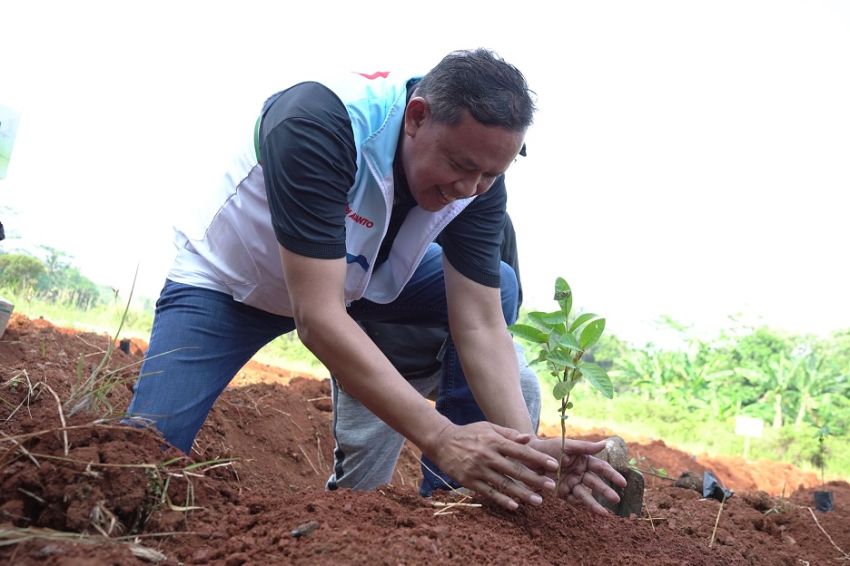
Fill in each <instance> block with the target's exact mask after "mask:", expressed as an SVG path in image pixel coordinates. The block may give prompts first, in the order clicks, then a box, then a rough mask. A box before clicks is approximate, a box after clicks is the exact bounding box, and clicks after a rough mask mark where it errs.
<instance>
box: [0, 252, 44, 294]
mask: <svg viewBox="0 0 850 566" xmlns="http://www.w3.org/2000/svg"><path fill="white" fill-rule="evenodd" d="M46 272H47V270H46V269H45V267H44V264H43V263H41V262H40V261H39V260H37V259H36V258H34V257H32V256H28V255H23V254H4V255H0V287H8V288H10V289H12V290H14V291H17V292H19V293H25V292H27V291H31V290H33V289H34V288H35V286H36V283H38V279H39V278H40V277H43V276H44V274H45V273H46Z"/></svg>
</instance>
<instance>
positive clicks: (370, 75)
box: [357, 71, 390, 81]
mask: <svg viewBox="0 0 850 566" xmlns="http://www.w3.org/2000/svg"><path fill="white" fill-rule="evenodd" d="M357 74H358V75H360V76H361V77H365V78H367V79H369V80H370V81H374V80H375V79H377V78H382V79H385V78H387V77H388V76H389V75H390V72H389V71H376V72H374V73H357Z"/></svg>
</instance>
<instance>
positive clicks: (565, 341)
mask: <svg viewBox="0 0 850 566" xmlns="http://www.w3.org/2000/svg"><path fill="white" fill-rule="evenodd" d="M558 346H560V347H561V348H566V349H568V350H575V351H576V352H581V351H583V350H584V348H582V347H581V346H579V344H578V342H577V341H576V338H575V336H573V335H572V334H569V333H568V334H564V335H562V336H559V337H558Z"/></svg>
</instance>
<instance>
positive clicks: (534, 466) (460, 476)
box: [426, 421, 558, 510]
mask: <svg viewBox="0 0 850 566" xmlns="http://www.w3.org/2000/svg"><path fill="white" fill-rule="evenodd" d="M532 438H533V436H532V435H530V434H523V433H520V432H517V431H516V430H513V429H510V428H505V427H502V426H498V425H495V424H492V423H489V422H486V421H481V422H477V423H472V424H468V425H463V426H458V425H453V424H450V425H448V426H446V427H445V428H444V429H443V430H442V431H440V433H439V434H438V435H437V437H436V438H435V441H434V443H433V444H432V448H431V449H430V450H428V451H427V452H426V454H427V456H428V457H429V458H431V460H433V461H434V463H436V464H437V465H438V466H439V467H440V469H441V470H442V471H443V472H445V473H446V474H448V475H449V476H450V477H451V478H453V479H454V480H455V481H457V482H459V483H460V484H461V485H463V486H464V487H466V488H469V489H471V490H473V491H475V492H476V493H480V494H481V495H483V496H484V497H487V498H488V499H492V500H493V501H494V502H496V503H498V504H499V505H501V506H502V507H504V508H505V509H509V510H515V509H516V508H517V507H518V506H519V502H525V503H529V504H532V505H540V503H541V502H542V498H541V497H540V495H538V493H536V492H540V491H543V490H544V489H546V490H549V491H552V492H554V490H555V482H554V481H553V480H552V479H551V478H549V477H547V476H546V475H544V474H538V473H537V472H535V471H533V470H546V471H550V472H554V471H556V470H557V469H558V462H557V460H555V459H554V458H552V457H550V456H548V455H546V454H544V453H542V452H538V451H537V450H535V449H534V448H532V447H531V446H528V442H529V441H530V440H531V439H532Z"/></svg>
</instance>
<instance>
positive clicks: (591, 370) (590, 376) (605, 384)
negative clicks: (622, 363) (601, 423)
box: [578, 362, 614, 399]
mask: <svg viewBox="0 0 850 566" xmlns="http://www.w3.org/2000/svg"><path fill="white" fill-rule="evenodd" d="M578 370H579V371H580V372H581V374H582V375H583V376H584V378H585V379H586V380H587V381H589V382H590V384H591V385H592V386H593V387H594V388H596V390H597V391H599V392H600V393H602V394H603V395H605V397H607V398H608V399H612V398H613V397H614V386H613V385H612V384H611V378H609V377H608V373H607V372H606V371H605V369H603V368H602V367H601V366H599V365H597V364H592V363H590V362H581V363H580V364H579V365H578Z"/></svg>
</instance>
